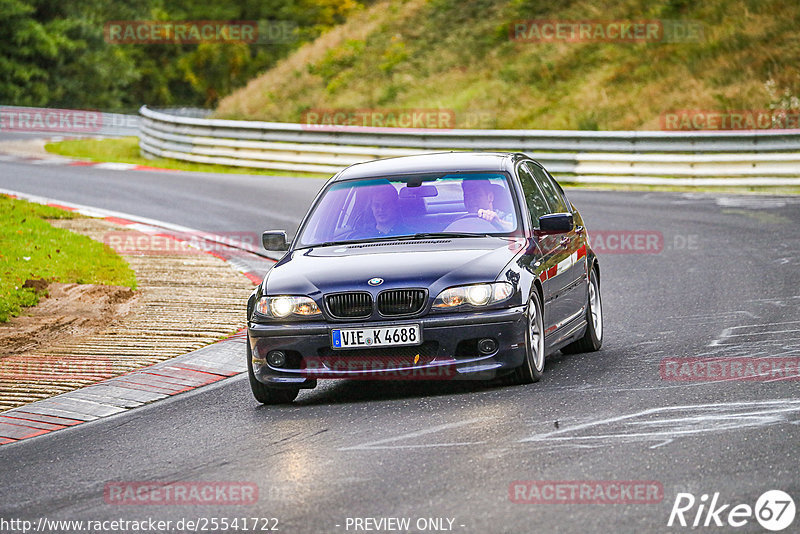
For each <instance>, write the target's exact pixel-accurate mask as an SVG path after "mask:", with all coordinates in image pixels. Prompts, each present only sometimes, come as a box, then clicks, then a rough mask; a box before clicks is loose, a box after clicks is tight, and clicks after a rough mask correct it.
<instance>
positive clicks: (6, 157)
mask: <svg viewBox="0 0 800 534" xmlns="http://www.w3.org/2000/svg"><path fill="white" fill-rule="evenodd" d="M0 161H6V162H11V163H25V164H27V165H53V166H66V167H90V168H94V169H102V170H106V171H149V172H179V171H177V170H175V169H162V168H161V167H150V166H149V165H137V164H135V163H114V162H103V161H89V160H84V159H74V158H68V157H64V156H56V155H52V156H26V155H20V154H13V153H8V152H0Z"/></svg>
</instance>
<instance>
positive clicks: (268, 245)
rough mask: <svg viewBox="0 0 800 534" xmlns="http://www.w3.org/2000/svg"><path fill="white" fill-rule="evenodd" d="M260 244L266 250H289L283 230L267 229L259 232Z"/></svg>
mask: <svg viewBox="0 0 800 534" xmlns="http://www.w3.org/2000/svg"><path fill="white" fill-rule="evenodd" d="M261 244H262V245H264V248H265V249H267V250H275V251H284V250H289V243H288V242H287V241H286V232H285V231H284V230H267V231H266V232H264V233H263V234H261Z"/></svg>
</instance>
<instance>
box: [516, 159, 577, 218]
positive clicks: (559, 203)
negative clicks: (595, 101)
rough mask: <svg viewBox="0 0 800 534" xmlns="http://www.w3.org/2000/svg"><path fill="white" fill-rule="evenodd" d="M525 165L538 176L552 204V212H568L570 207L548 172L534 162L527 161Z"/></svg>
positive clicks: (537, 180) (539, 182)
mask: <svg viewBox="0 0 800 534" xmlns="http://www.w3.org/2000/svg"><path fill="white" fill-rule="evenodd" d="M525 165H526V166H527V167H528V168H530V170H531V171H532V172H533V175H534V177H535V178H536V183H537V184H539V187H541V188H542V193H544V197H545V198H546V199H547V203H548V204H550V209H551V210H552V212H553V213H568V212H569V211H570V209H569V208H568V207H567V203H566V202H564V197H563V196H562V195H561V192H560V191H559V190H558V188H557V187H556V184H554V183H553V182H552V180H550V177H549V176H547V173H545V172H544V171H543V170H542V169H541V168H540V167H539V166H538V165H534V164H532V163H526V164H525Z"/></svg>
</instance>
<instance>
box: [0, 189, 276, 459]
mask: <svg viewBox="0 0 800 534" xmlns="http://www.w3.org/2000/svg"><path fill="white" fill-rule="evenodd" d="M0 193H2V194H5V195H9V196H11V197H14V198H20V199H23V200H27V201H30V202H35V203H37V204H44V205H47V206H51V207H55V208H60V209H64V210H68V211H75V212H77V213H80V214H82V215H86V216H89V217H98V218H102V219H103V220H106V221H109V222H112V223H114V224H117V225H121V226H125V227H126V228H130V229H132V230H137V231H139V232H142V233H146V234H150V235H156V236H159V237H165V238H170V239H175V240H177V241H182V242H184V243H185V244H186V245H187V246H195V244H196V243H197V239H198V238H201V239H204V240H207V241H210V242H213V243H215V247H214V248H215V250H214V251H209V250H205V249H201V250H202V251H203V252H205V253H208V254H211V255H213V256H215V257H218V258H220V259H222V260H224V261H226V262H228V263H229V264H230V265H231V266H232V267H233V268H235V269H236V270H238V271H240V272H242V273H243V274H244V275H245V276H247V278H249V279H250V281H251V282H253V284H256V285H257V284H260V283H261V280H262V278H263V273H264V272H265V271H266V270H267V269H268V268H269V267H271V266H272V265H273V264H274V262H275V259H273V258H269V257H268V256H267V254H266V252H265V251H259V250H257V249H256V248H255V247H254V246H253V245H251V244H249V243H241V242H235V241H232V240H231V239H230V238H227V237H224V236H219V235H216V234H213V233H209V232H202V231H198V230H194V229H191V228H187V227H184V226H180V225H174V224H170V223H166V222H163V221H156V220H153V219H147V218H144V217H138V216H135V215H130V214H125V213H120V212H114V211H110V210H104V209H100V208H94V207H90V206H83V205H79V204H73V203H69V202H64V201H60V200H54V199H48V198H45V197H40V196H36V195H29V194H26V193H21V192H19V191H10V190H6V189H0ZM245 258H246V259H247V261H246V262H245V261H244V259H245ZM254 262H255V263H256V264H257V265H259V266H260V268H259V269H254V268H253V267H252V265H253V263H254ZM246 342H247V339H246V334H245V330H244V329H242V330H240V331H239V332H238V333H236V334H234V335H233V336H231V337H229V338H227V339H224V340H222V341H219V342H217V343H214V344H212V345H209V346H207V347H203V348H201V349H198V350H195V351H192V352H190V353H187V354H184V355H182V356H178V357H177V358H172V359H170V360H167V361H164V362H160V363H157V364H154V365H151V366H149V367H145V368H142V369H139V370H136V371H132V372H130V373H127V374H124V375H121V376H118V377H114V378H110V379H108V380H103V381H101V382H98V383H96V384H92V385H90V386H87V387H84V388H81V389H77V390H75V391H70V392H68V393H62V394H61V395H56V396H54V397H50V398H48V399H44V400H40V401H36V402H32V403H30V404H26V405H24V406H20V407H18V408H13V409H11V410H7V411H5V412H2V413H0V445H5V444H10V443H16V442H18V441H21V440H25V439H29V438H33V437H36V436H40V435H42V434H47V433H49V432H54V431H56V430H61V429H64V428H68V427H72V426H75V425H79V424H81V423H84V422H88V421H94V420H97V419H101V418H103V417H108V416H111V415H115V414H118V413H121V412H124V411H127V410H130V409H132V408H136V407H139V406H143V405H144V404H148V403H151V402H155V401H157V400H161V399H165V398H167V397H170V396H173V395H177V394H179V393H183V392H186V391H191V390H193V389H197V388H199V387H203V386H206V385H208V384H213V383H214V382H218V381H220V380H224V379H225V378H229V377H232V376H235V375H238V374H240V373H243V372H245V371H246V367H245V361H244V351H243V349H242V344H243V343H246Z"/></svg>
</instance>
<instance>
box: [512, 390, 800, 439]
mask: <svg viewBox="0 0 800 534" xmlns="http://www.w3.org/2000/svg"><path fill="white" fill-rule="evenodd" d="M662 415H663V416H665V417H663V418H659V417H660V416H662ZM792 415H800V400H795V399H778V400H771V401H755V402H732V403H721V404H698V405H686V406H664V407H660V408H649V409H647V410H643V411H639V412H635V413H631V414H626V415H619V416H615V417H610V418H607V419H601V420H599V421H590V422H587V423H583V424H579V425H576V426H570V427H567V428H564V429H560V430H555V431H551V432H546V433H544V434H538V435H534V436H531V437H528V438H524V439H521V440H519V442H521V443H528V442H550V443H552V442H556V443H559V442H560V443H563V444H566V445H573V444H575V445H577V444H582V445H585V444H586V443H587V442H589V443H591V445H593V446H604V445H610V444H612V443H615V442H631V441H659V442H661V443H660V445H658V446H662V445H666V444H667V442H668V441H669V440H673V439H675V438H679V437H682V436H689V435H695V434H702V433H708V432H719V431H726V430H738V429H743V428H752V427H760V426H766V425H771V424H778V423H793V421H790V420H789V417H790V416H792ZM649 417H653V419H647V420H643V421H637V419H638V418H649ZM648 426H649V427H654V428H652V429H651V430H648V429H646V428H643V427H648ZM584 431H585V433H583V432H584ZM595 432H596V433H595ZM591 445H590V446H591Z"/></svg>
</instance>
